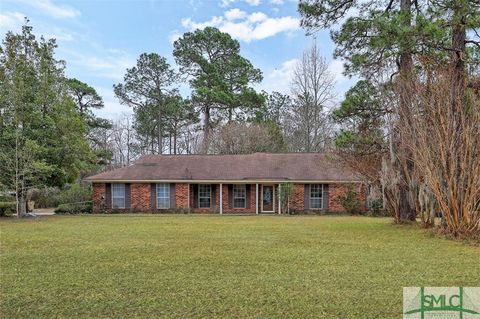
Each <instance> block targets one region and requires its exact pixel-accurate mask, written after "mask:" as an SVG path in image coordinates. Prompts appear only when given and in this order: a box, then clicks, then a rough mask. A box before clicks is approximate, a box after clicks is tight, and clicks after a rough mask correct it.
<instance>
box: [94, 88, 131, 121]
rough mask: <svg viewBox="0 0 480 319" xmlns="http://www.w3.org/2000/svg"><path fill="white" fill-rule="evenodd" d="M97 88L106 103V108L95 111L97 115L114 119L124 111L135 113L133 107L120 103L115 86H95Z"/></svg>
mask: <svg viewBox="0 0 480 319" xmlns="http://www.w3.org/2000/svg"><path fill="white" fill-rule="evenodd" d="M95 90H96V91H97V93H98V94H99V95H100V96H101V97H102V99H103V104H104V108H102V109H99V110H95V111H94V112H95V114H96V115H98V116H101V117H104V118H108V119H114V118H116V117H117V116H119V115H120V114H123V113H126V114H133V109H132V108H131V107H129V106H127V105H123V104H120V102H119V101H118V99H117V97H116V96H115V94H114V93H113V87H112V88H106V87H95Z"/></svg>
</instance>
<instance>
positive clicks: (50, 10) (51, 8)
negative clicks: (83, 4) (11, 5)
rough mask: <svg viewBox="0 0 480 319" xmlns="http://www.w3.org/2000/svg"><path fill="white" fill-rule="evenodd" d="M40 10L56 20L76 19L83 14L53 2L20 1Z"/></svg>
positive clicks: (40, 0)
mask: <svg viewBox="0 0 480 319" xmlns="http://www.w3.org/2000/svg"><path fill="white" fill-rule="evenodd" d="M18 1H20V2H23V3H26V4H28V5H31V6H32V7H35V8H37V9H39V10H40V12H41V13H45V14H47V15H50V16H52V17H54V18H75V17H77V16H79V15H80V14H81V13H80V11H79V10H77V9H75V8H72V7H70V6H65V5H57V4H55V3H53V2H52V1H51V0H18Z"/></svg>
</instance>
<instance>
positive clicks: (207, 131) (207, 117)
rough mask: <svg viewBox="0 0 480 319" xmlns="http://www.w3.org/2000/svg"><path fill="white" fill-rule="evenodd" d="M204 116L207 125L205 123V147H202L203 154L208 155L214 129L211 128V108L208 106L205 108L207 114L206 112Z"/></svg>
mask: <svg viewBox="0 0 480 319" xmlns="http://www.w3.org/2000/svg"><path fill="white" fill-rule="evenodd" d="M204 115H205V119H204V121H205V123H204V126H203V146H202V152H203V153H205V154H206V153H208V146H209V144H210V136H211V133H212V130H211V129H212V128H211V123H210V121H211V120H210V107H209V106H206V107H205V112H204Z"/></svg>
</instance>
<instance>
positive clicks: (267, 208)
mask: <svg viewBox="0 0 480 319" xmlns="http://www.w3.org/2000/svg"><path fill="white" fill-rule="evenodd" d="M274 199H275V189H274V188H273V185H262V212H265V213H271V212H274V211H275V200H274Z"/></svg>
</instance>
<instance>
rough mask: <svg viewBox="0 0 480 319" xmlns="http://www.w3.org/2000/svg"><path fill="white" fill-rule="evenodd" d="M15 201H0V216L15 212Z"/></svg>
mask: <svg viewBox="0 0 480 319" xmlns="http://www.w3.org/2000/svg"><path fill="white" fill-rule="evenodd" d="M15 209H16V204H15V202H0V216H8V215H13V214H15Z"/></svg>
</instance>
